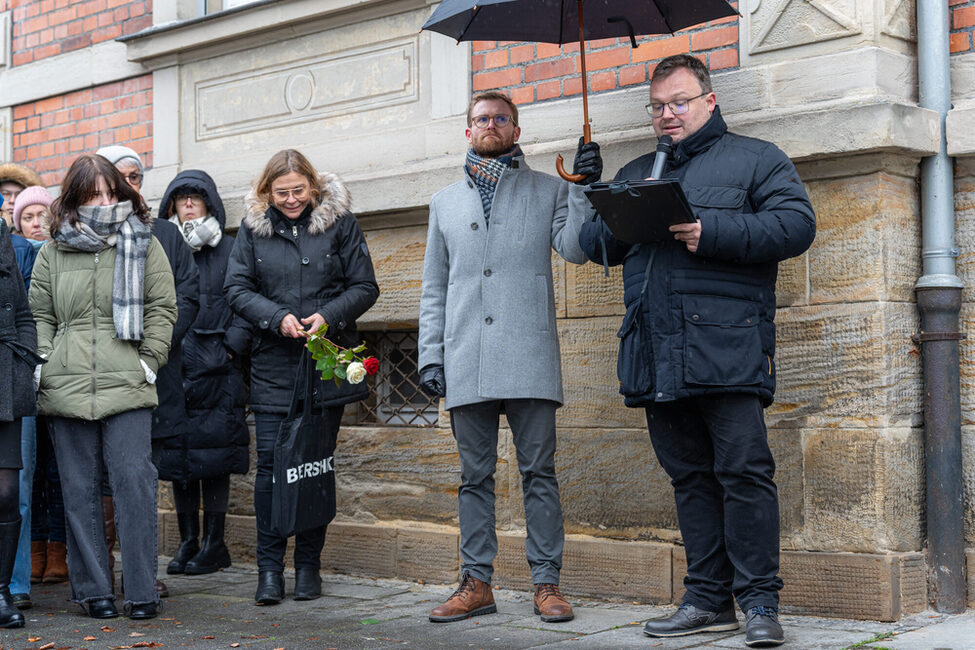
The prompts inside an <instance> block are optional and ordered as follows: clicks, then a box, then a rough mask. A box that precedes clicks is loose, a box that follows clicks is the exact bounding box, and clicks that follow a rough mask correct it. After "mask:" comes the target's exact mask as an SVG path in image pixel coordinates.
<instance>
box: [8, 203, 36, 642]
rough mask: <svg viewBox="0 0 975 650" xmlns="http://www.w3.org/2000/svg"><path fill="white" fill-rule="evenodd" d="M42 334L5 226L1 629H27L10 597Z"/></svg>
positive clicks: (34, 406) (22, 616)
mask: <svg viewBox="0 0 975 650" xmlns="http://www.w3.org/2000/svg"><path fill="white" fill-rule="evenodd" d="M36 353H37V329H36V328H35V326H34V318H33V316H32V315H31V311H30V305H28V304H27V290H26V289H25V288H24V281H23V279H22V278H21V275H20V268H19V267H18V266H17V259H16V257H15V256H14V249H13V245H12V244H11V243H10V230H8V229H7V224H6V222H4V221H2V220H0V628H8V627H23V626H24V615H23V614H21V613H20V611H19V610H18V609H17V607H16V606H15V605H14V603H13V600H12V599H11V597H10V578H11V575H12V574H13V570H14V559H15V558H16V557H17V541H18V539H19V537H20V476H19V474H20V469H21V467H22V462H23V461H22V456H21V451H20V427H21V418H23V417H24V416H25V415H33V414H34V413H35V408H36V402H35V397H34V381H33V377H34V366H36V365H37V362H38V361H39V357H38V356H37V354H36Z"/></svg>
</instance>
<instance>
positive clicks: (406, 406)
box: [355, 330, 440, 427]
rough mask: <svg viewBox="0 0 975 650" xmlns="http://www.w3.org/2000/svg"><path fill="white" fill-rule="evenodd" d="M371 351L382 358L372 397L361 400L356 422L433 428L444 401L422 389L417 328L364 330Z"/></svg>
mask: <svg viewBox="0 0 975 650" xmlns="http://www.w3.org/2000/svg"><path fill="white" fill-rule="evenodd" d="M362 337H363V339H364V340H365V342H366V346H367V348H368V351H369V353H370V354H372V355H373V356H375V357H376V358H377V359H379V371H378V372H377V373H376V376H375V377H373V379H372V381H373V390H372V392H371V393H370V395H369V397H368V398H367V399H365V400H363V401H361V402H358V406H357V407H356V416H355V423H356V424H371V425H379V426H413V427H432V426H435V425H436V424H437V419H438V417H439V402H440V400H438V399H435V398H431V397H428V396H427V395H426V393H424V392H423V391H421V390H420V389H419V384H420V372H419V369H418V368H417V367H416V364H417V353H416V350H417V339H418V333H417V332H416V330H410V331H398V332H362Z"/></svg>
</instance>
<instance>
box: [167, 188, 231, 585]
mask: <svg viewBox="0 0 975 650" xmlns="http://www.w3.org/2000/svg"><path fill="white" fill-rule="evenodd" d="M159 215H160V218H161V219H169V221H170V222H172V223H173V224H175V225H176V226H177V227H178V228H179V231H180V233H181V234H182V236H183V239H185V240H186V243H187V244H188V245H189V248H190V250H192V251H193V260H194V262H196V267H197V269H198V270H199V278H200V308H199V311H198V312H197V314H196V318H195V320H194V321H193V324H192V325H191V326H190V327H189V330H188V331H187V333H186V336H185V337H184V338H183V341H182V344H183V345H182V364H181V366H182V368H181V372H182V391H181V393H185V414H186V416H185V417H186V422H185V425H184V426H181V427H179V428H178V429H177V431H178V433H177V435H175V436H172V437H168V438H164V439H162V441H161V448H160V449H158V450H157V452H156V457H155V461H156V467H157V468H158V470H159V478H160V479H164V480H169V481H172V482H173V501H174V503H175V505H176V520H177V522H178V523H179V534H180V545H179V549H178V550H177V552H176V554H175V556H174V557H173V560H172V562H170V563H169V566H168V567H167V568H166V573H170V574H174V573H188V574H197V575H199V574H204V573H213V572H215V571H217V570H219V569H221V568H224V567H228V566H230V552H229V551H228V550H227V545H226V544H225V543H224V524H225V520H226V516H227V503H228V500H229V496H230V475H231V474H245V473H246V472H247V466H248V461H249V457H248V450H247V448H248V444H249V442H250V435H249V433H248V430H247V424H246V422H245V421H244V420H245V410H244V407H245V405H246V403H247V388H246V385H245V383H244V380H243V375H242V373H241V370H240V362H239V360H240V357H241V356H242V355H246V354H247V353H248V352H249V350H248V348H249V346H250V331H249V326H248V324H247V322H246V321H244V320H243V319H242V318H240V317H239V316H235V315H234V313H233V311H232V310H231V309H230V305H228V304H227V301H226V300H225V299H224V295H223V282H224V276H225V275H226V273H227V262H228V260H229V259H230V251H231V250H233V247H234V244H233V241H234V240H233V238H232V237H229V236H227V235H224V234H223V229H224V226H225V224H226V215H225V213H224V208H223V201H222V200H221V199H220V195H219V194H218V193H217V188H216V185H215V184H214V182H213V179H212V178H210V176H209V175H208V174H207V173H206V172H203V171H199V170H196V169H190V170H186V171H183V172H180V173H179V174H178V175H177V176H176V178H174V179H173V181H172V182H171V183H170V184H169V187H167V188H166V193H165V194H164V195H163V198H162V202H161V203H160V206H159ZM180 406H181V407H182V406H183V405H180ZM161 408H162V404H160V409H161ZM177 411H183V409H182V408H180V409H178V410H177ZM201 493H202V497H203V539H202V544H201V543H200V542H198V541H197V537H198V536H199V534H200V514H199V510H200V496H201Z"/></svg>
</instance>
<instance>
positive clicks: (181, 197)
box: [175, 194, 203, 205]
mask: <svg viewBox="0 0 975 650" xmlns="http://www.w3.org/2000/svg"><path fill="white" fill-rule="evenodd" d="M175 200H176V202H177V203H186V202H187V201H189V202H191V203H193V204H194V205H202V204H203V196H202V195H200V194H177V195H176V199H175Z"/></svg>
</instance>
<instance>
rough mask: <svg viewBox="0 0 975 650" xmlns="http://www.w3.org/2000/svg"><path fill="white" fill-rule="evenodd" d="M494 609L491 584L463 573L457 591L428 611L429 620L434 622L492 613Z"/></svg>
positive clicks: (459, 619)
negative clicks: (438, 605)
mask: <svg viewBox="0 0 975 650" xmlns="http://www.w3.org/2000/svg"><path fill="white" fill-rule="evenodd" d="M496 611H498V608H497V607H496V606H495V604H494V594H493V593H491V585H489V584H488V583H486V582H482V581H480V580H478V579H477V578H475V577H474V576H472V575H471V574H469V573H465V574H464V579H463V580H462V581H461V583H460V586H459V587H457V591H455V592H454V593H453V595H452V596H451V597H450V598H448V599H447V602H445V603H444V604H443V605H441V606H440V607H435V608H434V609H433V610H432V611H431V612H430V620H431V621H433V622H434V623H450V622H451V621H462V620H464V619H465V618H470V617H471V616H480V615H482V614H494V613H495V612H496Z"/></svg>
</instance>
